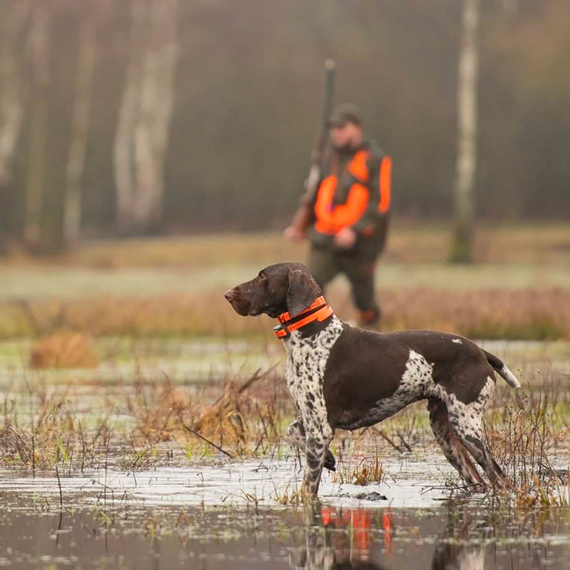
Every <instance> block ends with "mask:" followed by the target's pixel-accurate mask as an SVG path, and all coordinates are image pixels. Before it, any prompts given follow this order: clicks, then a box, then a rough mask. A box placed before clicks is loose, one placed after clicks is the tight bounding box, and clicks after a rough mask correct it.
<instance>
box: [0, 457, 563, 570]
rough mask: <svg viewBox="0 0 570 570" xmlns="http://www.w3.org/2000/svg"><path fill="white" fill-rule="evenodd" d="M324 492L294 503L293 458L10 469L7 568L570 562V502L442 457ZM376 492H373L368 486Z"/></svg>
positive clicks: (402, 463) (390, 466)
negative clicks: (486, 496)
mask: <svg viewBox="0 0 570 570" xmlns="http://www.w3.org/2000/svg"><path fill="white" fill-rule="evenodd" d="M384 468H385V470H386V471H387V472H389V473H390V477H389V478H387V479H386V480H384V481H383V482H381V483H378V484H369V485H366V486H364V487H363V486H356V485H347V484H342V483H340V482H339V480H338V477H336V476H335V475H333V474H330V473H327V474H326V475H325V476H324V480H323V484H322V487H321V492H320V503H319V504H318V505H315V506H314V507H313V508H308V509H304V508H303V507H302V506H300V505H299V504H297V503H293V504H288V505H287V506H284V505H283V504H282V503H283V502H284V500H283V499H284V498H285V497H287V499H288V502H289V503H291V501H292V499H294V493H295V491H297V490H298V489H299V485H300V471H299V465H298V463H297V461H296V460H295V458H293V457H291V458H289V459H288V460H280V461H277V460H272V459H270V458H268V459H266V460H265V461H244V462H236V461H232V462H217V463H213V464H211V465H203V466H199V467H183V466H178V467H172V468H160V469H153V470H148V471H139V472H136V473H133V472H121V471H117V470H113V469H108V470H100V471H98V472H93V473H87V474H85V475H83V476H75V477H61V478H59V480H58V478H57V477H56V476H53V475H52V476H44V477H36V478H35V479H33V478H31V477H22V476H15V475H14V473H13V472H3V473H1V474H0V504H1V505H2V510H1V514H0V566H7V567H18V568H65V567H76V568H79V567H81V568H137V569H138V568H144V569H146V568H155V569H156V568H165V569H166V568H201V569H208V570H212V569H218V568H219V569H222V568H224V569H226V568H236V569H246V568H271V569H274V570H276V569H281V568H284V569H285V568H306V569H333V568H336V569H341V568H343V569H350V568H355V569H356V568H359V569H365V568H366V569H374V568H376V569H377V568H394V569H396V568H398V569H422V568H461V569H464V570H476V569H483V568H517V569H518V568H523V569H524V568H528V569H531V568H533V569H534V568H554V569H562V568H568V567H569V565H568V561H569V560H570V509H567V508H566V509H549V510H531V511H527V512H524V513H517V512H515V511H514V510H512V509H510V508H508V507H505V506H503V507H495V508H490V507H489V503H490V501H489V500H486V501H485V502H483V500H482V497H480V496H474V497H471V498H470V499H469V502H467V501H466V499H465V497H464V496H462V494H461V492H459V493H457V492H456V493H452V492H451V491H450V490H449V489H448V488H445V487H443V486H442V483H441V482H442V480H444V479H445V477H446V475H448V474H449V473H450V469H451V468H450V466H449V465H448V464H447V463H446V462H445V460H444V459H443V458H442V457H439V456H433V457H428V458H427V459H423V460H421V461H415V460H413V459H412V458H411V457H409V458H407V459H405V460H401V459H400V460H398V459H393V460H389V461H386V462H385V463H384ZM363 494H364V495H365V496H366V497H365V498H362V495H363Z"/></svg>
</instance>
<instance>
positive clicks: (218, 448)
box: [178, 413, 235, 459]
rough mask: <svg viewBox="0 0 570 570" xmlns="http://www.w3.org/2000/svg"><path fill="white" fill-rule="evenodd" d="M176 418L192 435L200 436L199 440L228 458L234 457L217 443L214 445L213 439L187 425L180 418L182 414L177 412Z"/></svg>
mask: <svg viewBox="0 0 570 570" xmlns="http://www.w3.org/2000/svg"><path fill="white" fill-rule="evenodd" d="M178 418H179V419H180V423H181V424H182V427H183V428H184V429H185V430H186V431H188V432H190V433H191V434H192V435H195V436H196V437H198V438H200V439H201V440H203V441H205V442H206V443H208V444H209V445H211V446H212V447H213V448H214V449H217V450H218V451H219V452H220V453H223V454H224V455H227V456H228V457H229V458H230V459H235V456H234V455H232V454H231V453H229V452H228V451H226V450H225V449H223V448H221V447H220V446H219V445H216V444H215V443H214V442H213V441H210V440H209V439H208V438H207V437H204V436H203V435H202V434H201V433H199V432H197V431H196V430H195V429H193V428H191V427H189V426H187V425H186V424H185V423H184V420H183V419H182V416H181V415H180V413H179V414H178Z"/></svg>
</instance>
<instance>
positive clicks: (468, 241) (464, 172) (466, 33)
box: [450, 0, 479, 263]
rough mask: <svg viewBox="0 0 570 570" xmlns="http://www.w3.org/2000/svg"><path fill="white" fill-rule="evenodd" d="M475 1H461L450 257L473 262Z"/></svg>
mask: <svg viewBox="0 0 570 570" xmlns="http://www.w3.org/2000/svg"><path fill="white" fill-rule="evenodd" d="M478 28H479V0H464V5H463V31H462V39H461V50H460V53H459V74H458V88H457V110H458V133H457V163H456V181H455V223H456V226H455V233H454V237H453V244H452V250H451V256H450V260H451V261H453V262H457V263H471V262H472V261H473V211H474V206H473V204H474V196H473V192H474V185H475V175H476V170H477V72H478V38H477V35H478Z"/></svg>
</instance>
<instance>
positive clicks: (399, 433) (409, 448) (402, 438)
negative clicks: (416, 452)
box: [396, 430, 412, 453]
mask: <svg viewBox="0 0 570 570" xmlns="http://www.w3.org/2000/svg"><path fill="white" fill-rule="evenodd" d="M396 433H397V434H398V437H399V438H400V440H401V441H402V443H403V444H404V447H405V448H406V449H407V450H408V451H409V452H410V453H412V448H411V447H410V446H409V445H408V444H407V443H406V440H405V439H404V436H403V435H402V433H401V432H400V431H399V430H398V431H397V432H396Z"/></svg>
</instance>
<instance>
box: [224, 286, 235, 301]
mask: <svg viewBox="0 0 570 570" xmlns="http://www.w3.org/2000/svg"><path fill="white" fill-rule="evenodd" d="M233 296H234V290H233V289H228V290H227V291H226V292H225V293H224V297H225V298H226V301H231V300H232V297H233Z"/></svg>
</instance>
